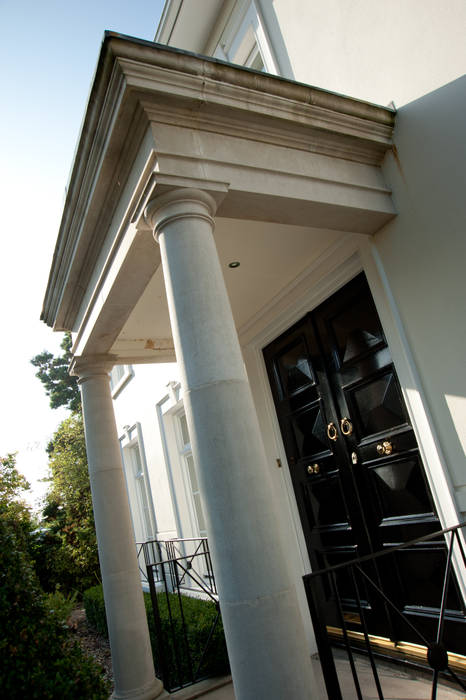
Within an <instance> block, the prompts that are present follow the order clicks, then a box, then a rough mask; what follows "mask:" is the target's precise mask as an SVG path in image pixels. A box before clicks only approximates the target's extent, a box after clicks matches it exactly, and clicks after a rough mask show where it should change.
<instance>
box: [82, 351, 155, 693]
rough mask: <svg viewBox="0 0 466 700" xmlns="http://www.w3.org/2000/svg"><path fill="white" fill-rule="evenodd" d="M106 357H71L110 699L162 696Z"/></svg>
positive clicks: (109, 365) (108, 363)
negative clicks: (78, 388)
mask: <svg viewBox="0 0 466 700" xmlns="http://www.w3.org/2000/svg"><path fill="white" fill-rule="evenodd" d="M112 364H113V363H112V362H109V360H108V358H107V359H105V358H103V359H101V360H99V359H98V358H93V360H89V361H88V360H85V359H84V358H79V359H77V360H76V361H75V365H74V367H73V374H77V375H78V376H79V383H80V385H81V395H82V404H83V414H84V426H85V433H86V449H87V459H88V465H89V476H90V481H91V491H92V502H93V506H94V519H95V527H96V533H97V542H98V547H99V560H100V570H101V574H102V583H103V589H104V598H105V610H106V614H107V623H108V632H109V638H110V647H111V651H112V664H113V673H114V678H115V690H114V692H113V695H112V698H114V700H123V699H124V700H153V698H158V697H161V696H162V695H163V696H164V695H165V692H164V690H163V687H162V684H161V682H160V681H159V680H158V679H157V678H156V677H155V673H154V664H153V660H152V652H151V646H150V639H149V630H148V627H147V618H146V612H145V609H144V601H143V596H142V587H141V579H140V575H139V569H138V563H137V557H136V547H135V543H134V538H133V528H132V523H131V516H130V511H129V504H128V496H127V493H126V485H125V478H124V473H123V464H122V461H121V453H120V445H119V442H118V435H117V429H116V423H115V415H114V412H113V405H112V398H111V394H110V383H109V372H110V370H111V367H112Z"/></svg>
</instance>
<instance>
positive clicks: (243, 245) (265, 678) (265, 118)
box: [43, 34, 395, 700]
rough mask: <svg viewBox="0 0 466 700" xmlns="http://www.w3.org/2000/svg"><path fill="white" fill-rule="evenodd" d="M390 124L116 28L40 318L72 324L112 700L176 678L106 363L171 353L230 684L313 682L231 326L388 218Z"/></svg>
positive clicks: (261, 691)
mask: <svg viewBox="0 0 466 700" xmlns="http://www.w3.org/2000/svg"><path fill="white" fill-rule="evenodd" d="M393 122H394V114H393V112H392V111H391V110H388V109H384V108H381V107H376V106H373V105H369V104H366V103H362V102H358V101H356V100H351V99H350V98H345V97H341V96H339V95H335V94H332V93H326V92H325V91H321V90H317V89H314V88H311V87H308V86H304V85H299V84H295V83H290V82H288V81H285V80H282V79H279V78H273V77H271V76H267V75H264V74H258V73H256V72H254V71H249V70H246V69H240V68H235V67H233V66H230V65H228V64H223V63H221V62H218V61H215V60H207V59H204V58H200V57H197V56H194V55H191V54H187V53H183V52H180V51H177V50H173V49H166V48H162V47H160V46H158V45H155V44H152V43H150V42H141V41H137V40H132V39H129V38H127V37H122V36H119V35H113V34H108V35H107V36H106V37H105V40H104V44H103V47H102V51H101V56H100V59H99V64H98V69H97V73H96V78H95V82H94V86H93V89H92V92H91V97H90V100H89V105H88V110H87V113H86V118H85V121H84V126H83V130H82V134H81V139H80V142H79V146H78V150H77V154H76V159H75V163H74V167H73V172H72V175H71V180H70V183H69V188H68V195H67V200H66V204H65V211H64V215H63V220H62V226H61V229H60V235H59V239H58V242H57V247H56V252H55V256H54V261H53V265H52V270H51V275H50V279H49V285H48V289H47V295H46V299H45V303H44V311H43V318H44V320H45V321H46V322H47V323H49V324H50V325H52V326H53V327H54V328H55V329H56V330H64V329H67V330H72V331H73V333H74V340H75V342H74V350H73V351H74V355H75V363H74V370H73V371H74V372H75V373H76V374H78V375H79V377H80V382H81V386H82V392H83V409H84V415H85V425H86V442H87V447H88V456H89V464H90V470H91V483H92V489H93V500H94V510H95V517H96V525H97V534H98V539H99V552H100V559H101V567H102V575H103V579H104V591H105V597H106V606H107V615H108V618H109V627H110V629H111V643H112V655H113V659H114V667H115V680H116V690H115V695H114V697H115V698H123V697H124V698H141V699H142V698H152V697H153V698H155V697H158V696H159V695H160V694H161V693H162V692H163V691H162V688H161V686H160V684H159V682H158V681H157V680H156V679H155V678H154V676H153V670H151V660H150V646H149V643H148V635H147V627H146V624H145V619H144V610H143V605H142V596H141V590H140V582H139V577H138V575H137V563H136V554H135V549H134V543H133V542H132V538H131V527H130V520H129V514H128V508H127V503H126V504H125V490H124V478H123V472H122V468H121V459H120V455H119V449H118V441H117V435H116V431H115V428H114V422H113V423H112V416H111V398H110V392H109V388H108V371H109V370H110V368H111V366H112V365H113V364H125V363H138V362H139V363H140V362H160V361H164V360H167V359H174V357H175V356H176V359H177V361H178V363H179V364H180V367H181V374H182V386H183V392H184V401H185V407H186V414H187V418H188V424H189V429H190V434H191V438H192V443H193V453H194V456H195V460H196V464H197V467H198V479H199V483H200V488H201V493H202V497H203V505H204V508H205V512H206V517H207V525H208V531H209V542H210V545H211V550H212V557H213V563H214V569H215V575H216V578H217V583H218V588H219V597H220V603H221V609H222V616H223V621H224V627H225V632H226V637H227V644H228V650H229V656H230V660H231V665H232V674H233V679H234V684H235V691H236V694H237V697H238V698H241V700H244V699H246V698H251V700H252V698H254V699H257V698H259V697H264V698H265V697H267V698H277V700H278V698H283V697H289V698H293V699H296V700H299V699H300V698H303V699H304V698H309V697H314V696H313V694H312V688H313V687H314V682H313V679H312V671H311V666H310V663H309V654H310V648H309V644H308V642H307V640H306V637H305V632H304V628H303V624H302V616H301V613H300V609H299V601H298V593H297V587H296V586H297V582H296V580H295V579H294V578H293V576H292V575H291V574H290V568H289V565H288V554H287V552H286V551H284V548H283V545H282V535H281V532H280V523H279V522H278V520H277V517H276V509H275V506H274V499H275V495H274V492H273V487H272V484H271V475H270V469H271V467H270V464H269V463H268V458H267V455H266V452H265V450H264V444H263V440H262V435H261V430H260V427H259V423H258V420H257V416H256V409H255V405H254V400H253V397H252V395H251V391H250V387H249V381H248V377H247V375H246V371H245V367H244V361H243V354H242V347H241V343H240V340H239V338H238V331H239V333H240V336H241V334H242V333H245V332H246V330H247V328H248V327H251V324H252V323H253V322H254V319H256V318H257V317H258V316H259V315H260V314H263V313H265V311H266V309H267V307H268V305H269V306H270V304H273V303H274V300H275V299H278V298H279V297H280V295H283V294H286V291H287V290H288V289H289V288H290V286H292V285H293V284H296V283H297V281H299V276H300V274H301V273H303V271H304V270H306V269H309V267H310V266H312V264H313V263H314V264H316V261H318V260H319V256H322V255H324V254H325V255H326V256H327V259H329V258H330V257H331V256H330V253H329V251H332V250H334V249H337V248H338V247H339V246H341V245H345V244H346V243H348V241H351V240H354V238H355V237H356V238H358V237H362V236H369V235H370V234H372V233H374V232H375V231H377V230H378V229H379V228H381V227H382V226H383V225H384V224H385V223H386V222H387V221H389V220H390V219H391V218H393V217H394V215H395V212H394V208H393V204H392V201H391V197H390V192H389V190H388V189H387V187H386V186H385V184H384V182H383V178H382V175H381V172H380V163H381V160H382V158H383V155H384V153H385V152H386V151H387V149H389V148H390V146H391V132H392V128H393ZM154 237H155V240H154ZM232 256H234V257H232ZM232 260H237V261H241V267H240V268H239V270H238V272H239V273H240V274H239V275H238V276H237V277H236V278H235V277H234V276H233V275H234V274H235V271H232V270H229V268H228V263H229V262H230V261H232ZM227 272H232V273H233V274H232V275H228V274H227ZM116 523H117V525H116ZM112 630H113V631H112ZM135 659H137V660H138V663H137V664H136V665H135V663H134V660H135ZM284 659H286V663H284Z"/></svg>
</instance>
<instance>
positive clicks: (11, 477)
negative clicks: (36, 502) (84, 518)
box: [0, 454, 108, 700]
mask: <svg viewBox="0 0 466 700" xmlns="http://www.w3.org/2000/svg"><path fill="white" fill-rule="evenodd" d="M0 467H1V469H0V688H1V690H2V697H4V698H8V699H9V700H20V699H22V698H31V700H33V699H37V700H39V699H42V698H49V700H81V699H82V698H89V699H90V698H93V699H94V700H104V699H105V698H107V697H108V688H107V687H106V683H105V682H104V680H103V678H102V672H101V670H100V669H99V668H98V667H97V666H96V665H95V664H94V662H93V661H91V660H90V659H88V658H87V657H86V656H85V655H84V654H83V652H82V651H81V649H80V648H79V646H78V645H77V644H76V643H75V642H74V641H73V640H72V638H71V635H70V633H69V630H68V628H67V627H66V625H63V621H62V620H61V619H60V618H59V617H57V615H55V613H53V612H52V611H51V610H50V606H48V605H47V602H46V598H45V596H44V593H43V591H42V590H41V588H40V586H39V584H38V581H37V577H36V575H35V572H34V568H33V566H32V562H31V558H30V556H29V552H28V547H27V541H26V537H25V533H24V529H23V527H22V523H23V521H24V520H25V519H26V520H27V519H28V509H27V507H26V506H25V505H24V503H23V502H22V501H21V499H20V493H21V491H22V490H23V489H25V488H26V487H27V482H26V480H25V479H24V477H23V476H21V474H19V472H18V471H17V470H16V466H15V457H14V455H11V454H10V455H7V457H2V458H0Z"/></svg>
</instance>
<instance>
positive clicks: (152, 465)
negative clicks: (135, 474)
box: [114, 363, 178, 540]
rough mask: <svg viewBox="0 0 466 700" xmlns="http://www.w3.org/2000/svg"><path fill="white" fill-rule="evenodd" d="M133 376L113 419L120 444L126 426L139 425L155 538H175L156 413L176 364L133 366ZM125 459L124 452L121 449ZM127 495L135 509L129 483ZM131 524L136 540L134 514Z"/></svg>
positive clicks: (117, 400)
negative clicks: (153, 512)
mask: <svg viewBox="0 0 466 700" xmlns="http://www.w3.org/2000/svg"><path fill="white" fill-rule="evenodd" d="M133 372H134V376H133V377H132V378H131V380H130V381H129V382H128V383H127V384H126V386H125V387H124V388H123V389H122V390H121V392H120V393H119V394H118V395H117V396H116V398H115V399H114V410H115V418H116V422H117V430H118V435H119V436H120V440H121V442H122V444H123V445H124V444H125V442H124V441H125V432H126V431H125V426H128V427H129V428H132V427H133V426H134V425H135V424H136V423H138V424H139V427H140V434H141V435H142V443H143V444H142V445H140V450H141V452H143V457H145V461H146V464H147V471H148V479H149V484H148V486H149V487H150V490H151V494H152V501H153V505H154V510H155V521H156V536H157V537H158V538H159V539H168V538H170V537H177V536H178V532H177V524H176V519H175V512H174V508H173V503H172V497H171V493H170V488H169V480H168V477H167V471H166V463H165V456H164V448H163V443H162V434H161V432H160V429H159V423H158V416H157V410H156V404H157V402H158V401H159V400H160V399H161V398H162V397H163V396H164V395H166V394H167V384H168V382H169V381H173V380H178V368H177V366H176V364H175V363H170V364H151V365H133ZM123 455H124V457H125V452H124V450H123ZM128 466H129V465H128V460H127V457H126V459H125V471H126V472H127V482H129V481H130V478H129V477H130V476H131V475H130V474H128V471H129V469H128ZM128 490H129V494H130V500H131V506H132V510H134V503H135V493H134V487H133V485H132V484H129V489H128ZM133 525H134V529H135V537H136V539H137V540H139V537H140V535H141V530H140V527H138V516H137V515H135V514H134V512H133Z"/></svg>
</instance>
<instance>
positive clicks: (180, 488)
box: [157, 382, 205, 538]
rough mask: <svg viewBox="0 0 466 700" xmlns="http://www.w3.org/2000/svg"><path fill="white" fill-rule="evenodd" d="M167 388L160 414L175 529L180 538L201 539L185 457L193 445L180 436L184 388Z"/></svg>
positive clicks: (159, 407)
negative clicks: (187, 445)
mask: <svg viewBox="0 0 466 700" xmlns="http://www.w3.org/2000/svg"><path fill="white" fill-rule="evenodd" d="M167 388H168V394H167V395H166V396H165V397H164V398H163V399H161V401H159V402H158V404H157V416H158V422H159V429H160V434H161V436H162V444H163V450H164V457H165V464H166V468H167V477H168V483H169V487H170V494H171V498H172V505H173V512H174V514H175V520H176V529H177V533H178V537H181V538H190V537H194V538H198V537H202V536H204V534H201V530H200V528H199V523H198V518H197V515H196V510H195V505H194V499H193V492H192V489H191V480H190V478H189V467H188V465H187V463H186V461H185V458H186V457H187V456H189V455H190V454H191V447H190V446H189V449H188V448H187V447H186V444H183V441H182V437H181V425H180V422H179V418H180V416H181V415H183V414H184V406H183V401H182V400H181V387H180V384H179V383H178V382H169V383H168V385H167ZM201 507H202V505H201ZM203 516H204V513H203ZM204 519H205V518H204ZM202 532H204V531H202Z"/></svg>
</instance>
